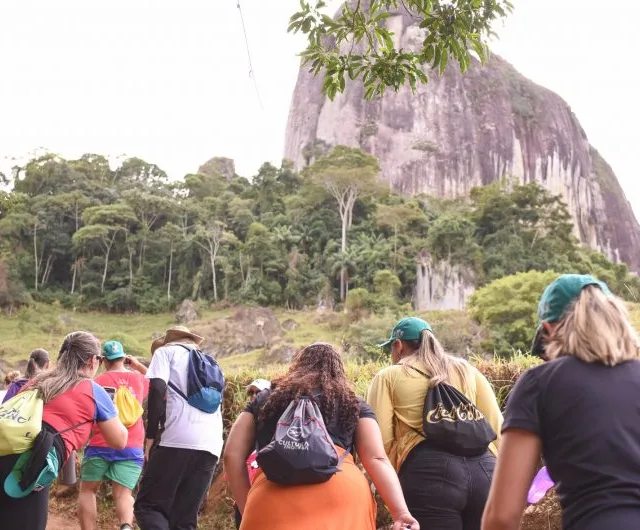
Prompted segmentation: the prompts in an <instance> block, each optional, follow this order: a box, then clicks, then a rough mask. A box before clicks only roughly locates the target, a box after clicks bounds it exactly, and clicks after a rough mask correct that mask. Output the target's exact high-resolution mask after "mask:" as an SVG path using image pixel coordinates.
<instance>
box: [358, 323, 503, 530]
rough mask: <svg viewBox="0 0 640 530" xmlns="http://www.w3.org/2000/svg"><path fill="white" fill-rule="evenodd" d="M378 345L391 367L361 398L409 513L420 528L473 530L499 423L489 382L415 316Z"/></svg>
mask: <svg viewBox="0 0 640 530" xmlns="http://www.w3.org/2000/svg"><path fill="white" fill-rule="evenodd" d="M380 346H381V347H382V348H383V349H385V350H386V351H387V352H389V353H390V354H391V359H392V362H393V365H392V366H389V367H387V368H385V369H383V370H382V371H380V372H379V373H378V374H377V375H376V376H375V377H374V379H373V381H372V383H371V387H370V388H369V393H368V397H367V401H368V402H369V404H370V405H371V407H372V408H373V410H374V411H375V413H376V416H377V418H378V422H379V424H380V429H381V431H382V439H383V442H384V448H385V450H386V452H387V454H388V455H389V458H390V459H391V462H392V463H393V465H394V467H395V469H396V471H397V472H398V475H399V478H400V484H401V485H402V491H403V493H404V496H405V499H406V501H407V506H408V508H409V511H410V512H411V513H412V514H413V515H414V516H415V517H416V519H417V520H418V522H419V523H420V526H421V527H422V528H429V529H431V528H434V529H436V528H437V529H439V530H449V529H451V530H454V529H455V530H475V529H479V528H480V520H481V517H482V511H483V509H484V505H485V502H486V499H487V495H488V493H489V487H490V484H491V476H492V474H493V469H494V465H495V454H497V449H498V445H499V442H500V437H499V433H500V427H501V425H502V414H501V412H500V408H499V406H498V402H497V400H496V397H495V394H494V392H493V389H492V388H491V385H490V384H489V382H488V381H487V380H486V379H485V377H484V376H483V375H482V374H481V373H480V372H479V371H478V370H477V369H476V368H474V367H473V366H471V365H470V364H469V363H467V362H466V361H465V360H464V359H461V358H458V357H454V356H452V355H449V354H447V353H446V352H445V351H444V348H443V347H442V345H441V344H440V342H438V340H437V339H436V337H435V335H434V334H433V330H432V328H431V326H430V325H429V323H428V322H426V321H424V320H422V319H420V318H414V317H408V318H403V319H402V320H400V321H399V322H398V323H397V324H396V325H395V327H394V328H393V330H392V332H391V337H390V338H389V340H387V341H386V342H385V343H383V344H381V345H380ZM428 406H429V407H431V408H428ZM427 420H428V421H427ZM434 428H435V429H434ZM442 428H444V431H443V430H442ZM427 429H428V430H429V433H428V434H425V431H426V430H427ZM438 430H439V431H440V432H439V433H438V432H437V431H438ZM496 433H498V434H496ZM438 434H440V436H438ZM445 434H446V435H447V437H446V439H445V438H444V435H445ZM476 435H478V436H476ZM480 435H481V436H480ZM470 441H471V442H473V443H469V442H470Z"/></svg>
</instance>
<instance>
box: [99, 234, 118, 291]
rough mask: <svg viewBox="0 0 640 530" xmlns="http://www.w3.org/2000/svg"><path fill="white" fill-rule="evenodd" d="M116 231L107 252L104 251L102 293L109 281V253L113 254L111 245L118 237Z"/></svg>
mask: <svg viewBox="0 0 640 530" xmlns="http://www.w3.org/2000/svg"><path fill="white" fill-rule="evenodd" d="M116 233H117V232H114V234H113V236H111V241H109V244H108V245H107V248H106V252H105V253H104V271H102V285H100V292H101V293H104V284H105V282H106V281H107V268H108V267H109V254H111V247H112V246H113V242H114V241H115V239H116Z"/></svg>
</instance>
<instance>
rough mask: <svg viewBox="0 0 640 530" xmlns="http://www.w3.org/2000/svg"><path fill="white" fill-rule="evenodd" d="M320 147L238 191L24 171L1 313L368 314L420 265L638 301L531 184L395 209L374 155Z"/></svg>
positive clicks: (394, 299)
mask: <svg viewBox="0 0 640 530" xmlns="http://www.w3.org/2000/svg"><path fill="white" fill-rule="evenodd" d="M320 147H322V146H320ZM318 149H319V147H318V146H314V147H313V148H310V149H308V153H307V155H308V156H307V160H308V162H309V164H308V166H307V167H306V168H305V169H304V170H303V171H302V172H301V173H296V172H294V171H292V169H291V166H290V164H288V163H287V162H286V161H285V162H283V164H282V166H281V167H279V168H278V167H274V166H273V165H271V164H269V163H265V164H264V165H262V167H261V168H260V169H259V171H258V173H257V174H256V175H254V176H252V178H250V179H249V178H245V177H242V176H238V175H236V174H235V172H234V170H233V164H232V163H231V161H229V160H228V159H221V158H217V159H212V160H210V161H209V162H208V163H206V164H205V165H203V166H202V167H201V168H200V169H199V171H198V173H195V174H189V175H186V176H185V177H184V178H183V179H182V180H179V181H171V180H169V178H168V177H167V175H166V173H165V172H164V171H162V170H161V169H160V168H159V167H157V166H156V165H154V164H151V163H147V162H145V161H143V160H141V159H138V158H129V159H127V160H125V161H124V162H122V163H121V164H120V165H119V167H117V168H115V169H112V168H111V167H110V165H109V162H108V160H107V159H106V158H105V157H103V156H100V155H94V154H88V155H84V156H83V157H81V158H80V159H78V160H65V159H63V158H61V157H59V156H56V155H53V154H50V155H46V156H42V157H40V158H37V159H34V160H32V161H30V162H29V163H28V164H26V165H25V167H23V168H19V169H17V170H16V172H15V173H16V174H15V177H14V178H13V179H12V182H10V183H8V185H7V186H6V188H7V191H0V304H1V305H3V306H5V307H15V306H16V305H19V304H23V303H28V302H29V301H30V300H33V299H35V300H41V301H48V302H54V301H57V303H60V304H62V305H63V306H65V307H75V308H79V309H101V310H108V311H135V310H140V311H145V312H157V311H164V310H167V309H171V308H173V307H174V306H175V305H176V304H177V303H179V302H180V301H182V300H183V299H185V298H191V299H200V300H208V301H211V302H227V303H256V304H261V305H274V306H285V307H288V308H302V307H305V306H315V305H316V304H318V303H319V301H322V302H323V303H325V304H329V305H333V304H338V305H339V304H343V303H345V302H348V298H349V293H350V292H353V290H354V289H358V293H359V295H360V296H358V297H354V303H355V302H356V300H355V299H356V298H357V303H359V304H363V303H366V304H372V305H373V306H374V307H373V309H374V310H375V309H376V307H375V306H376V305H381V304H395V303H397V304H401V303H409V302H411V300H412V297H413V292H414V285H415V279H416V259H417V257H418V256H420V255H422V256H424V255H425V253H428V255H429V257H430V259H432V260H434V261H436V262H437V261H440V260H446V261H448V262H449V263H451V264H454V265H460V266H461V267H464V269H465V270H466V271H468V272H469V274H471V275H473V278H474V279H475V283H476V284H477V285H478V286H482V285H485V284H487V283H489V282H491V281H493V280H495V279H498V278H501V277H503V276H505V275H509V274H514V273H516V272H522V271H530V270H541V271H543V270H555V271H560V272H564V271H576V272H592V273H595V274H597V275H599V276H601V277H603V278H604V279H606V280H607V281H609V282H610V283H611V285H612V287H613V288H614V289H615V290H616V291H617V292H618V293H619V294H621V295H623V296H625V297H628V298H635V297H636V294H637V293H638V292H640V283H639V282H638V279H637V277H635V276H632V275H630V274H629V271H628V269H627V267H626V266H625V265H622V264H613V263H612V262H610V261H609V260H608V259H607V258H606V257H605V256H603V255H602V254H599V253H597V252H594V251H592V250H589V249H586V248H583V247H581V246H580V245H579V244H578V242H577V240H576V239H575V238H574V236H573V235H572V225H571V218H570V215H569V213H568V210H567V207H566V205H565V204H564V203H563V202H562V201H561V200H560V199H559V198H558V197H556V196H553V195H551V194H550V193H549V192H548V191H546V190H545V189H544V188H542V187H540V186H538V185H537V184H533V183H532V184H526V185H520V184H518V183H516V182H512V181H510V180H508V179H505V180H504V181H502V182H496V183H493V184H491V185H489V186H485V187H482V188H476V189H474V190H473V191H472V192H471V194H470V196H469V197H467V198H460V199H455V200H453V199H450V200H444V199H437V198H433V197H426V196H421V197H412V198H408V197H403V196H400V195H398V194H396V193H393V192H392V191H391V190H389V187H388V186H387V185H384V184H382V181H381V180H380V179H379V168H378V162H377V160H376V159H375V158H374V157H373V156H371V155H369V154H366V153H364V152H362V151H360V150H357V149H351V148H347V147H342V146H338V147H335V148H333V149H332V150H329V149H327V148H326V146H325V148H324V149H320V151H318ZM9 188H11V189H9ZM367 293H369V294H370V296H369V297H366V296H364V297H363V294H364V295H366V294H367Z"/></svg>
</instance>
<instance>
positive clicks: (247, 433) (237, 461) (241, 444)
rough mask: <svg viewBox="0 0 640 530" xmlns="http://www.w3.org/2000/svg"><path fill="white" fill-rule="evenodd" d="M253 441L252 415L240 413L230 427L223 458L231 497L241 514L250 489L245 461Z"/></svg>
mask: <svg viewBox="0 0 640 530" xmlns="http://www.w3.org/2000/svg"><path fill="white" fill-rule="evenodd" d="M255 439H256V427H255V421H254V416H253V414H251V413H250V412H241V413H240V416H238V419H237V420H236V421H235V423H234V424H233V427H231V432H230V433H229V436H228V438H227V443H226V444H225V448H224V456H223V458H224V469H225V471H226V473H227V480H228V482H229V488H230V489H231V495H232V497H233V499H234V500H235V502H236V504H237V505H238V509H239V510H240V513H241V514H242V513H244V507H245V504H246V503H247V495H248V494H249V489H250V488H251V483H250V482H249V474H248V473H247V459H248V458H249V455H250V454H251V451H252V450H253V448H254V446H255Z"/></svg>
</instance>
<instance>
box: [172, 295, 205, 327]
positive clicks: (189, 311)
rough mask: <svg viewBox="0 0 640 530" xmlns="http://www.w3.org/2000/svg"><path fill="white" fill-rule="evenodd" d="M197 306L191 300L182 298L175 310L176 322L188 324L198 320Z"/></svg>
mask: <svg viewBox="0 0 640 530" xmlns="http://www.w3.org/2000/svg"><path fill="white" fill-rule="evenodd" d="M198 318H199V315H198V306H197V305H196V303H195V302H194V301H193V300H189V299H187V300H183V301H182V303H181V304H180V307H178V310H177V311H176V315H175V319H176V322H177V323H178V324H190V323H191V322H195V321H196V320H198Z"/></svg>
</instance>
